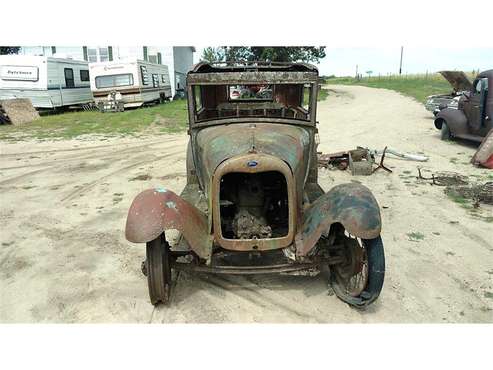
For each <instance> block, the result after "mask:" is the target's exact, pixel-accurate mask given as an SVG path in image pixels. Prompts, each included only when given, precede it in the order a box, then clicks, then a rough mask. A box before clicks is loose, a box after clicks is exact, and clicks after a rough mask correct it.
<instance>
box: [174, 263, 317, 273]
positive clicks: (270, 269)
mask: <svg viewBox="0 0 493 370" xmlns="http://www.w3.org/2000/svg"><path fill="white" fill-rule="evenodd" d="M317 266H318V265H317V264H313V263H296V264H295V263H291V264H289V263H288V264H282V265H271V266H204V265H193V264H190V263H183V262H173V264H172V267H173V268H174V269H176V270H179V271H189V272H191V271H193V272H205V273H213V274H233V275H252V274H279V273H287V272H292V271H302V270H309V269H312V268H314V267H317Z"/></svg>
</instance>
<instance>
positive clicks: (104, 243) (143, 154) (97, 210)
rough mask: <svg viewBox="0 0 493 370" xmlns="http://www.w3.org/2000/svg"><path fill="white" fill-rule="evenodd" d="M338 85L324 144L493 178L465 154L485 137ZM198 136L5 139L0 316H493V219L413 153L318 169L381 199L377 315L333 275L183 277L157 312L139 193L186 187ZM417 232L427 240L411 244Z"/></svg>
mask: <svg viewBox="0 0 493 370" xmlns="http://www.w3.org/2000/svg"><path fill="white" fill-rule="evenodd" d="M331 89H333V92H332V93H331V95H330V97H329V98H328V100H327V101H325V102H322V103H320V104H319V111H318V116H319V121H320V126H319V127H320V138H321V145H320V149H321V150H323V151H324V152H332V151H338V150H346V149H350V148H354V147H355V146H356V145H361V146H366V147H370V148H377V149H383V147H384V146H385V145H388V146H390V147H392V148H395V149H399V150H402V151H408V152H423V153H425V154H426V155H428V156H430V161H429V162H428V163H426V164H424V165H423V168H424V169H429V170H432V171H438V170H449V171H458V172H461V173H463V174H465V175H468V176H472V177H471V178H478V179H479V178H485V177H486V176H487V175H488V171H487V170H483V169H477V168H474V167H473V166H471V165H470V164H468V163H467V162H468V160H469V159H470V157H471V156H472V154H473V153H474V151H475V149H474V147H473V146H471V145H468V144H467V143H446V142H442V141H440V139H439V135H438V131H436V130H435V129H434V128H433V124H432V117H431V115H430V114H429V113H428V112H426V111H425V109H424V108H423V106H422V105H421V104H419V103H417V102H415V101H413V100H411V99H409V98H406V97H403V96H401V95H399V94H397V93H395V92H392V91H387V90H374V89H368V88H364V87H345V86H334V87H331ZM186 143H187V136H186V135H176V136H175V135H174V136H171V135H170V136H159V137H141V138H126V139H104V140H103V139H94V138H92V139H91V138H86V139H85V140H71V141H60V142H42V143H36V142H25V141H24V142H18V143H13V144H12V143H1V144H0V145H1V159H0V191H1V207H0V222H1V235H0V241H1V249H0V321H1V322H84V323H86V322H99V323H106V322H157V323H159V322H244V323H246V322H380V323H381V322H415V323H422V322H435V323H440V322H493V241H492V234H493V233H492V229H493V227H492V225H493V224H492V223H488V222H486V221H484V220H481V219H477V218H474V217H472V216H471V215H470V213H468V211H467V210H465V209H464V208H461V207H460V206H459V205H458V204H456V203H453V202H452V201H450V200H449V199H448V198H447V197H446V196H445V195H444V194H443V188H440V187H436V186H430V185H428V184H423V183H419V182H418V181H417V180H416V179H415V177H414V176H415V174H416V163H415V162H408V161H403V160H398V159H391V158H388V160H387V161H386V163H387V165H388V166H390V167H391V168H392V169H393V170H394V173H392V174H388V173H386V172H384V171H379V172H377V173H375V174H374V175H372V176H370V177H358V178H354V177H351V175H350V174H349V173H348V172H347V171H344V172H343V171H338V170H335V171H329V170H322V171H321V173H320V183H321V185H322V187H323V188H324V189H325V190H328V189H329V188H330V187H332V186H333V185H335V184H338V183H343V182H349V181H351V180H353V181H354V180H357V181H361V182H362V183H364V184H366V185H367V186H369V187H370V188H371V189H372V190H373V192H374V194H375V196H376V198H377V199H378V201H379V203H380V205H381V206H382V215H383V235H382V236H383V240H384V244H385V250H386V261H387V272H386V280H385V284H384V288H383V291H382V294H381V296H380V298H379V300H378V301H377V302H376V303H375V304H374V305H372V306H371V307H370V308H369V309H367V310H366V311H364V312H361V311H357V310H354V309H351V308H350V307H349V306H347V305H346V304H344V303H343V302H341V301H339V300H338V299H337V298H336V297H335V295H333V293H332V291H331V289H330V288H328V286H327V283H326V278H327V277H326V276H325V275H323V274H322V275H319V276H317V277H294V276H255V277H248V276H247V277H241V276H209V275H201V274H185V273H181V274H180V275H179V276H178V279H177V281H176V285H175V286H174V287H173V292H172V295H173V298H172V302H171V303H170V305H169V306H168V307H158V308H154V307H153V306H152V305H151V304H150V303H149V300H148V295H147V283H146V280H145V277H144V276H143V275H142V274H141V272H140V262H141V261H142V260H143V259H144V254H145V250H144V249H145V248H144V247H143V246H142V245H132V244H130V243H129V242H127V241H126V240H125V238H124V235H123V229H124V224H125V218H126V213H127V210H128V207H129V205H130V203H131V201H132V199H133V197H134V196H135V195H136V194H137V193H138V192H140V191H141V190H144V189H146V188H149V187H154V186H158V185H165V186H166V187H167V188H169V189H172V190H174V191H175V192H180V191H181V189H182V188H183V187H184V185H185V152H186ZM451 158H455V159H452V160H451ZM142 175H145V176H143V177H142ZM138 176H141V177H140V180H139V179H135V178H136V177H138ZM145 177H147V179H145V180H142V178H145ZM481 214H482V215H484V216H491V215H492V210H491V209H488V208H485V209H482V210H481ZM413 232H414V233H421V234H423V239H421V240H414V241H413V240H410V237H409V235H408V234H410V233H413Z"/></svg>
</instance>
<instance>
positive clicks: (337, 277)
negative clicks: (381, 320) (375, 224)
mask: <svg viewBox="0 0 493 370" xmlns="http://www.w3.org/2000/svg"><path fill="white" fill-rule="evenodd" d="M341 240H342V241H343V244H344V248H343V250H342V253H343V257H344V260H345V262H343V263H341V264H337V265H333V266H331V283H332V287H333V289H334V292H335V293H336V295H337V296H338V297H339V298H340V299H341V300H343V301H344V302H346V303H348V304H350V305H351V306H354V307H358V308H363V307H366V306H367V305H369V304H370V303H372V302H374V301H375V300H376V299H377V298H378V296H379V295H380V291H381V290H382V286H383V281H384V277H385V255H384V250H383V243H382V238H381V237H380V236H378V237H377V238H375V239H359V238H354V237H352V236H350V235H349V236H348V235H344V236H341Z"/></svg>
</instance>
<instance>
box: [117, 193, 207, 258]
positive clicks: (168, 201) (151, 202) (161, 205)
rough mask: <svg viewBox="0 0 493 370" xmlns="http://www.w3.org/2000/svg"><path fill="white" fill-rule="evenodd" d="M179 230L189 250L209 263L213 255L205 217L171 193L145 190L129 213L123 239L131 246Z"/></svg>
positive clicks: (136, 199) (136, 198)
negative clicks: (131, 243) (165, 232)
mask: <svg viewBox="0 0 493 370" xmlns="http://www.w3.org/2000/svg"><path fill="white" fill-rule="evenodd" d="M169 229H176V230H179V231H180V232H181V233H182V234H183V237H184V238H185V239H186V241H187V242H188V244H189V245H190V247H191V248H192V250H193V251H194V252H195V253H197V255H199V256H200V257H201V258H204V259H208V258H209V257H210V254H211V251H212V240H211V238H210V234H209V228H208V223H207V216H206V215H205V214H204V213H202V212H201V211H200V210H198V209H197V208H195V207H194V206H192V205H191V204H189V203H188V202H186V201H185V200H183V199H182V198H181V197H179V196H178V195H176V194H175V193H173V192H172V191H170V190H167V189H165V188H155V189H149V190H145V191H143V192H142V193H140V194H139V195H137V197H135V199H134V201H133V202H132V205H131V206H130V209H129V211H128V217H127V224H126V228H125V236H126V238H127V240H129V241H131V242H133V243H145V242H149V241H151V240H154V239H156V238H157V237H158V236H159V235H160V234H161V233H162V232H163V231H165V230H169Z"/></svg>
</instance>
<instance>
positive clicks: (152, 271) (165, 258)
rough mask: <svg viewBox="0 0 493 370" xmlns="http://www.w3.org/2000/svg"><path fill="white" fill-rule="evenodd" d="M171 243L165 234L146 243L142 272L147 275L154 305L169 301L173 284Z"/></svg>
mask: <svg viewBox="0 0 493 370" xmlns="http://www.w3.org/2000/svg"><path fill="white" fill-rule="evenodd" d="M169 259H170V256H169V244H168V243H167V242H166V238H165V237H164V234H161V235H160V236H158V237H157V238H156V239H154V240H152V241H150V242H148V243H147V245H146V260H145V261H144V264H143V266H142V272H143V273H144V275H146V276H147V283H148V285H149V297H150V299H151V303H152V304H153V305H157V304H159V303H163V304H166V303H168V301H169V293H170V286H171V265H170V260H169Z"/></svg>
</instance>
